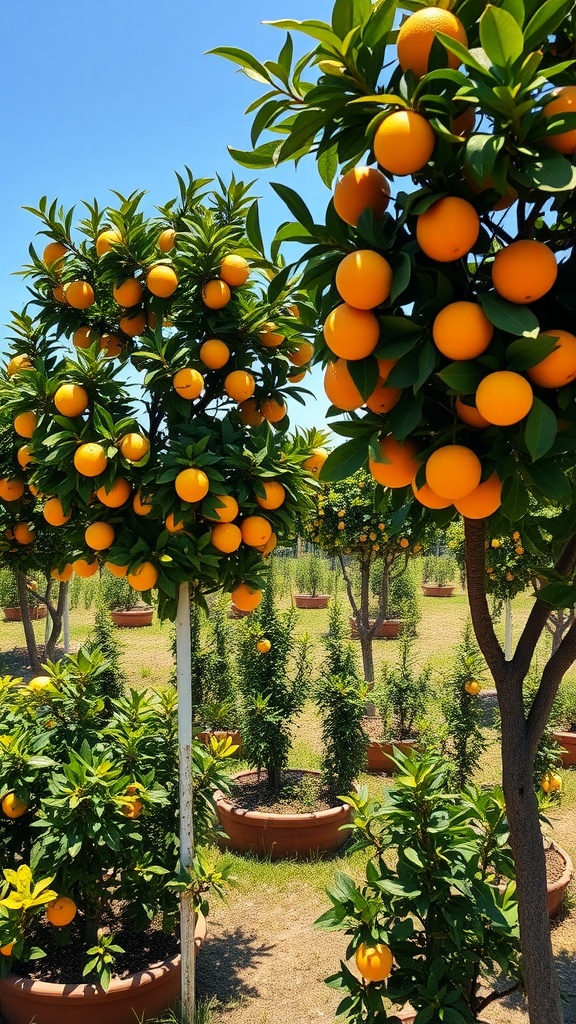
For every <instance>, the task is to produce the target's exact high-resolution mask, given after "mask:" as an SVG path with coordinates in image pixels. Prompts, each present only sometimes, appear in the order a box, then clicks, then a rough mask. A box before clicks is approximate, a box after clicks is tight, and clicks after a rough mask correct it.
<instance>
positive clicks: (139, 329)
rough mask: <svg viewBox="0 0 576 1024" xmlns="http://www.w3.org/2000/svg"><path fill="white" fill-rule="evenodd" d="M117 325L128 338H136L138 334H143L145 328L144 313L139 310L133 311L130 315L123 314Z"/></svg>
mask: <svg viewBox="0 0 576 1024" xmlns="http://www.w3.org/2000/svg"><path fill="white" fill-rule="evenodd" d="M119 327H120V330H121V331H123V332H124V334H127V335H128V337H129V338H137V337H138V336H139V335H140V334H144V331H145V330H146V327H147V323H146V314H145V313H144V312H142V311H140V312H139V313H133V314H132V316H123V317H121V319H120V324H119Z"/></svg>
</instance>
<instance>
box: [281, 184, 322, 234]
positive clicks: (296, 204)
mask: <svg viewBox="0 0 576 1024" xmlns="http://www.w3.org/2000/svg"><path fill="white" fill-rule="evenodd" d="M270 184H271V185H272V188H273V189H274V191H275V192H276V194H277V195H279V196H280V199H281V200H282V201H283V202H284V203H285V204H286V206H287V207H288V209H289V210H290V213H291V214H292V215H293V216H294V217H295V218H296V220H297V221H298V223H299V224H302V225H303V226H304V227H305V228H307V230H308V231H310V233H311V234H313V232H314V218H313V216H312V214H311V213H310V210H309V209H308V207H307V206H306V203H305V202H304V200H303V199H301V198H300V196H299V195H298V193H297V192H295V191H294V189H292V188H288V186H287V185H281V184H280V183H279V182H276V181H272V182H270Z"/></svg>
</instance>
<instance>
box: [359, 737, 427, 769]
mask: <svg viewBox="0 0 576 1024" xmlns="http://www.w3.org/2000/svg"><path fill="white" fill-rule="evenodd" d="M416 746H417V740H391V742H390V743H377V742H376V740H370V743H369V744H368V771H369V772H385V773H386V775H393V774H394V772H395V771H397V768H396V765H395V764H394V762H393V761H392V759H391V758H392V754H393V749H392V748H393V747H395V748H396V750H400V751H402V753H403V754H409V753H410V751H411V750H415V748H416Z"/></svg>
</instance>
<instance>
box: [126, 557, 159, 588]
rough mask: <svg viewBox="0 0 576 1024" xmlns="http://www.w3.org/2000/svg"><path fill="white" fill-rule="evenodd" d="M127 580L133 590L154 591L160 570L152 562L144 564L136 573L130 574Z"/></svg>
mask: <svg viewBox="0 0 576 1024" xmlns="http://www.w3.org/2000/svg"><path fill="white" fill-rule="evenodd" d="M126 578H127V580H128V583H129V584H130V586H131V587H132V589H133V590H152V587H155V586H156V584H157V582H158V570H157V568H156V566H154V565H152V562H142V564H141V565H139V566H138V568H137V569H135V570H134V572H129V573H128V574H127V577H126Z"/></svg>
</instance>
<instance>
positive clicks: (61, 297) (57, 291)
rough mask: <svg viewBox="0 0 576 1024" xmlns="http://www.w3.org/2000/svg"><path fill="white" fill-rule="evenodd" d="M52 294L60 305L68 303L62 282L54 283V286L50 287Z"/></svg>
mask: <svg viewBox="0 0 576 1024" xmlns="http://www.w3.org/2000/svg"><path fill="white" fill-rule="evenodd" d="M52 295H53V296H54V298H55V300H56V302H59V303H60V305H61V306H67V305H68V299H67V298H66V291H65V287H64V285H63V284H58V285H56V287H55V288H53V289H52Z"/></svg>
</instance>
